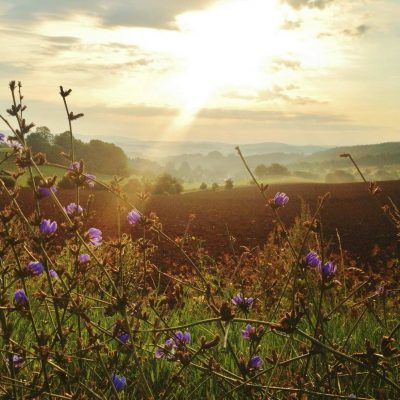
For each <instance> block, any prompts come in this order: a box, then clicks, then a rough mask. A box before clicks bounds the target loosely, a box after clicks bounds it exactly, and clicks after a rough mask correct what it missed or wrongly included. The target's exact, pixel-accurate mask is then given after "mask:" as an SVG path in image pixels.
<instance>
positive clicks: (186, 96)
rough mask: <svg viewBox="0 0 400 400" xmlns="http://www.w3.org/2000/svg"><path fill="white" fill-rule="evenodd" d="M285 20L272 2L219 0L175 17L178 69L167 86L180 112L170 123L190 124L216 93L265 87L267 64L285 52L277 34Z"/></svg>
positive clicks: (285, 44)
mask: <svg viewBox="0 0 400 400" xmlns="http://www.w3.org/2000/svg"><path fill="white" fill-rule="evenodd" d="M286 17H287V11H286V12H285V9H284V8H283V7H282V6H281V4H279V3H278V1H275V0H269V1H266V0H243V1H242V0H237V1H229V2H226V1H225V2H221V3H218V4H217V5H216V6H214V7H212V8H210V9H208V10H206V11H203V12H193V13H187V14H182V15H180V16H178V18H177V24H178V27H179V29H180V30H181V32H182V35H183V40H182V41H181V43H180V47H179V48H178V49H177V50H176V56H177V58H178V63H179V65H180V67H181V70H180V71H179V72H180V73H179V74H177V75H176V76H173V77H171V79H170V82H169V84H170V86H171V92H172V93H175V97H176V99H177V102H178V103H180V104H179V108H180V110H181V112H180V115H179V117H178V118H177V119H176V121H175V125H177V126H185V125H188V124H190V122H191V121H192V120H193V118H194V117H195V116H196V114H197V113H198V112H199V110H200V109H201V108H202V107H204V105H205V104H206V103H207V102H209V101H210V100H211V99H212V97H213V96H214V95H215V94H216V93H217V92H218V91H219V90H220V89H223V88H232V87H247V88H249V87H250V88H251V87H260V86H265V85H268V84H270V82H268V77H266V74H265V68H266V65H267V64H268V61H269V60H271V59H272V58H274V57H277V56H279V55H280V54H283V53H285V52H286V51H288V49H289V48H290V46H288V45H289V44H290V41H289V40H288V38H287V37H286V35H285V32H284V31H282V30H281V26H282V24H283V22H284V20H285V18H286Z"/></svg>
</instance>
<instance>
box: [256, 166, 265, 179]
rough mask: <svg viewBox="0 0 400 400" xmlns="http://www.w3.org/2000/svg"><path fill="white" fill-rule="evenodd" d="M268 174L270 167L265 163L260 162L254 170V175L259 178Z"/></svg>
mask: <svg viewBox="0 0 400 400" xmlns="http://www.w3.org/2000/svg"><path fill="white" fill-rule="evenodd" d="M267 174H268V168H267V167H266V166H265V165H264V164H259V165H257V167H256V168H255V170H254V175H255V176H257V177H258V178H265V177H266V176H267Z"/></svg>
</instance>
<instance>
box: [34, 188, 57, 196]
mask: <svg viewBox="0 0 400 400" xmlns="http://www.w3.org/2000/svg"><path fill="white" fill-rule="evenodd" d="M37 191H38V194H39V197H40V198H41V199H43V198H45V197H50V196H51V193H55V192H57V188H56V187H55V186H54V185H53V186H51V187H50V188H48V187H46V186H39V187H38V190H37Z"/></svg>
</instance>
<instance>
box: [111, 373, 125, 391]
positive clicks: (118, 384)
mask: <svg viewBox="0 0 400 400" xmlns="http://www.w3.org/2000/svg"><path fill="white" fill-rule="evenodd" d="M111 378H112V383H113V385H114V387H115V389H116V390H117V391H118V392H119V391H120V390H122V389H123V388H124V387H125V385H126V378H125V377H124V376H123V375H116V374H112V375H111Z"/></svg>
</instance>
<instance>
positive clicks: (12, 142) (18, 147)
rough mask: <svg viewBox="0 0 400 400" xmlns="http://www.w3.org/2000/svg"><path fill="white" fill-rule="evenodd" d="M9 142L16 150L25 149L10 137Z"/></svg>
mask: <svg viewBox="0 0 400 400" xmlns="http://www.w3.org/2000/svg"><path fill="white" fill-rule="evenodd" d="M7 141H8V143H9V145H10V147H12V148H13V149H14V150H21V149H22V148H23V147H24V146H22V144H21V143H20V142H19V141H18V140H15V139H10V137H8V139H7Z"/></svg>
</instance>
